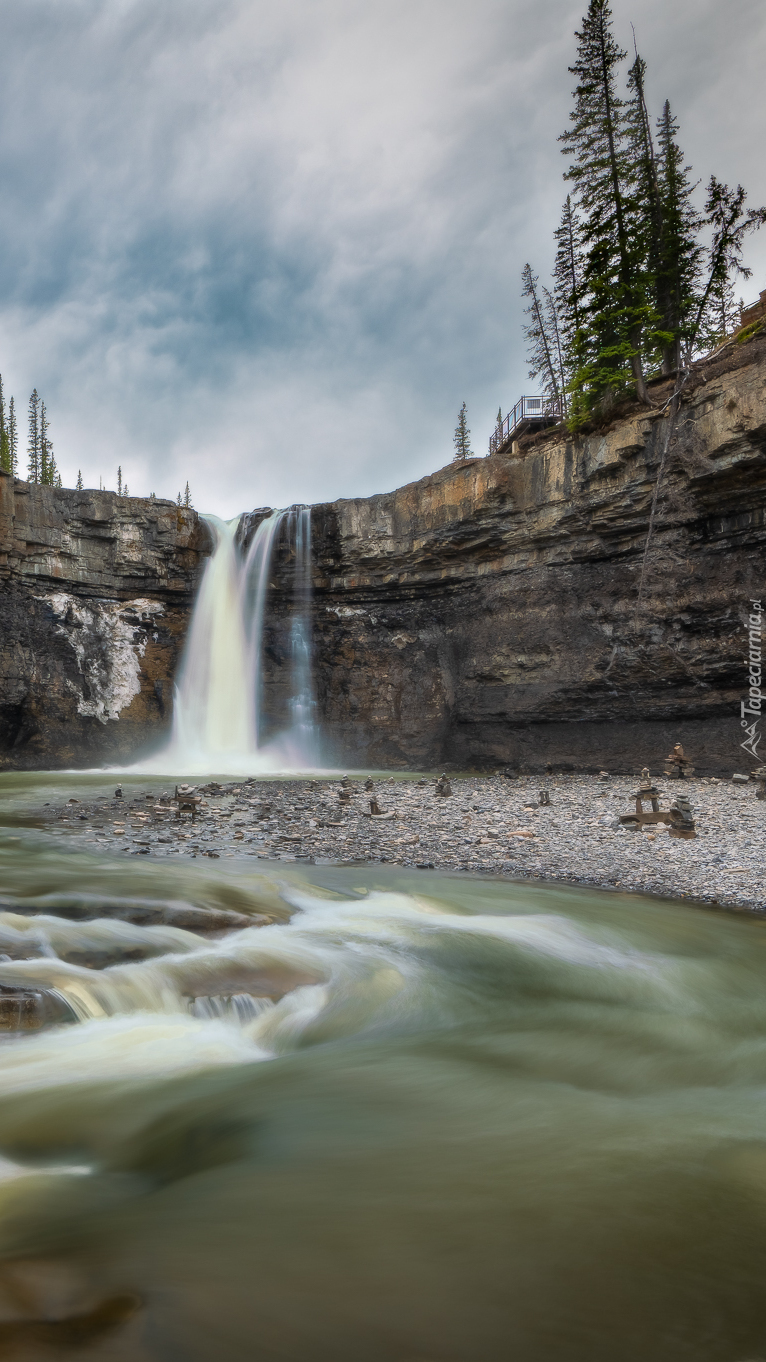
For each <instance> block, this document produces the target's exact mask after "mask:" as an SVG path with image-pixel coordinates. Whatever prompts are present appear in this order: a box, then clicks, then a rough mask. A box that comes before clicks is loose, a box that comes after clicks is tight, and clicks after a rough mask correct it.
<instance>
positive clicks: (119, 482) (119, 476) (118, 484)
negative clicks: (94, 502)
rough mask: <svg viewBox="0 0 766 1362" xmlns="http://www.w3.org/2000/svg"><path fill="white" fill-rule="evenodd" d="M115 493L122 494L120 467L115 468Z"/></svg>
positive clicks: (119, 495)
mask: <svg viewBox="0 0 766 1362" xmlns="http://www.w3.org/2000/svg"><path fill="white" fill-rule="evenodd" d="M117 495H118V497H121V496H122V467H118V468H117Z"/></svg>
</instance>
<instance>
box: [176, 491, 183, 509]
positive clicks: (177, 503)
mask: <svg viewBox="0 0 766 1362" xmlns="http://www.w3.org/2000/svg"><path fill="white" fill-rule="evenodd" d="M176 506H183V501H182V500H181V493H180V492H179V493H178V496H177V497H176Z"/></svg>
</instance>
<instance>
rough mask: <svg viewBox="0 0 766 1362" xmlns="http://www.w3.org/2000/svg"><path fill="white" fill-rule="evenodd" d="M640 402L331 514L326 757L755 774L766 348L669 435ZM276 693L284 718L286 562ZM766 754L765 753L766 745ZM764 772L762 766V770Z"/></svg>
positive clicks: (277, 627) (272, 679)
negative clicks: (755, 606) (681, 762)
mask: <svg viewBox="0 0 766 1362" xmlns="http://www.w3.org/2000/svg"><path fill="white" fill-rule="evenodd" d="M668 395H669V393H668V390H667V387H666V388H665V389H663V388H662V387H661V386H656V387H655V388H654V390H653V400H654V401H655V402H656V403H657V404H658V405H657V407H656V408H654V409H652V410H647V409H646V408H640V409H636V410H634V411H632V412H630V413H627V414H623V415H622V416H621V417H620V418H619V419H615V420H614V422H613V424H612V425H611V426H610V427H609V428H608V429H604V430H601V431H596V432H592V433H590V434H588V435H585V436H583V437H581V438H580V439H578V440H572V439H571V438H566V437H564V436H562V435H560V434H557V433H555V432H553V433H550V434H549V435H547V437H545V438H543V439H540V437H538V438H537V440H536V441H532V442H528V443H527V445H526V446H524V445H523V444H522V448H521V450H520V451H519V452H518V453H517V454H515V455H513V456H508V457H505V456H503V455H499V456H496V457H493V458H488V459H477V460H475V461H473V462H470V463H468V464H466V465H465V466H463V467H456V466H454V465H450V466H448V467H446V468H444V469H442V470H441V471H440V472H438V473H435V474H434V475H433V476H432V477H429V478H425V479H423V480H422V481H420V482H417V483H413V484H411V485H410V486H408V487H403V488H400V489H399V490H398V491H396V492H392V493H390V494H387V495H383V496H375V497H370V498H369V499H366V500H354V501H339V502H335V503H332V504H330V505H325V506H317V507H315V508H314V511H313V520H312V525H313V541H314V556H315V562H316V578H315V628H314V641H315V654H316V678H317V698H318V707H319V713H320V715H321V719H322V722H323V726H324V731H325V735H326V738H327V740H328V744H329V752H330V753H331V754H333V755H334V757H335V758H336V759H337V760H340V761H342V762H344V763H348V764H349V765H351V764H358V765H364V766H381V767H391V766H394V767H396V766H401V767H404V766H409V767H433V766H442V765H447V764H449V765H451V766H453V767H466V768H467V767H474V766H490V765H494V764H497V763H507V764H510V765H512V766H517V767H528V768H529V769H532V770H534V769H544V768H545V765H546V763H547V762H552V763H554V764H562V765H565V766H575V767H579V766H583V767H586V768H591V769H596V770H597V769H598V768H599V767H600V766H602V765H607V766H611V767H612V768H618V767H619V768H622V769H628V770H631V769H636V768H640V767H641V766H642V765H643V764H644V763H646V764H649V765H650V766H652V767H653V768H654V769H655V770H656V769H657V768H658V766H659V765H660V762H661V758H663V757H664V756H665V754H666V753H667V752H669V751H670V747H671V746H672V744H673V743H674V742H677V741H679V740H680V741H682V742H683V743H684V744H685V745H686V747H687V748H688V750H689V751H690V752H691V753H692V754H693V755H694V756H696V757H697V758H698V762H699V765H700V766H701V767H703V768H704V769H709V770H727V771H729V772H731V770H732V769H736V768H739V767H741V766H742V765H743V763H744V765H745V769H748V758H747V756H746V754H744V753H743V752H742V751H741V750H740V748H739V743H740V742H741V741H742V738H743V737H744V735H743V734H742V732H741V730H740V714H739V704H740V700H741V699H742V698H743V697H744V695H745V694H746V688H747V682H746V668H745V662H744V657H745V647H746V643H747V633H746V628H745V621H746V619H747V616H748V614H749V611H750V601H751V599H753V598H756V599H757V598H762V596H763V593H764V592H765V591H766V582H765V581H764V575H765V574H764V569H765V567H766V552H765V550H766V526H765V525H764V506H765V505H766V341H765V340H761V341H754V342H751V343H750V344H749V345H746V346H742V347H740V348H739V349H735V352H734V353H733V354H732V353H729V354H728V355H727V356H726V357H725V358H723V359H721V360H720V361H719V362H718V363H717V364H710V365H708V366H707V367H702V368H700V369H699V371H698V372H697V373H696V374H695V377H694V380H693V383H692V384H691V385H690V389H689V390H688V391H687V394H686V396H685V400H684V403H683V407H682V411H681V416H680V420H679V423H678V426H677V428H676V433H675V435H674V437H673V439H672V440H671V442H670V445H669V448H668V451H667V457H666V461H665V468H664V471H663V478H662V482H661V485H660V490H659V495H658V499H657V507H656V515H655V521H654V533H653V537H652V541H651V544H650V549H649V553H648V556H647V559H646V565H645V570H644V582H643V593H642V603H641V605H640V607H639V582H640V579H641V575H642V564H643V557H644V551H645V546H646V540H647V526H648V522H649V517H650V514H651V506H652V498H653V495H654V490H655V487H656V486H657V475H658V470H659V466H660V463H661V461H662V454H663V448H664V445H665V441H666V438H667V435H668V422H667V418H666V417H665V416H664V414H663V410H662V403H663V402H664V401H665V400H666V398H667V396H668ZM275 588H276V589H275V595H274V597H273V600H274V612H273V614H272V619H271V629H270V636H269V653H270V659H271V665H270V669H269V673H268V682H267V694H270V696H271V701H270V703H271V709H272V711H273V713H274V714H275V715H277V716H278V715H279V714H280V712H283V708H284V687H283V683H282V677H283V675H284V668H283V667H282V665H281V664H282V663H283V662H284V660H285V658H286V656H287V631H286V628H285V625H286V621H287V618H288V615H289V563H288V562H286V561H285V560H284V559H279V560H278V561H277V564H276V571H275ZM764 746H766V744H764ZM749 764H750V765H752V764H754V763H753V762H752V760H750V762H749Z"/></svg>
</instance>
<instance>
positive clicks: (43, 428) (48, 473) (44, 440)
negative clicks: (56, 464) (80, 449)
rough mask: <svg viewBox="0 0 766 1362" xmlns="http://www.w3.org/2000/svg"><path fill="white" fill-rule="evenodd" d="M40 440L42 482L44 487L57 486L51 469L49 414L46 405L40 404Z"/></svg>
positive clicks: (51, 451)
mask: <svg viewBox="0 0 766 1362" xmlns="http://www.w3.org/2000/svg"><path fill="white" fill-rule="evenodd" d="M38 426H39V440H40V482H41V483H42V484H43V486H44V487H53V486H54V485H55V481H54V480H55V473H54V469H53V468H52V467H51V458H52V453H53V450H52V446H51V442H50V440H49V438H48V413H47V412H46V410H45V403H44V402H41V403H40V411H39V416H38Z"/></svg>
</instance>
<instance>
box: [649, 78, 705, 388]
mask: <svg viewBox="0 0 766 1362" xmlns="http://www.w3.org/2000/svg"><path fill="white" fill-rule="evenodd" d="M677 137H678V123H677V121H676V119H675V118H674V117H673V114H672V113H671V109H670V102H669V100H667V99H666V100H665V104H664V107H663V110H662V115H661V117H660V118H659V119H658V120H657V140H658V144H659V156H658V161H657V170H658V181H659V192H660V201H661V205H662V240H661V243H660V250H659V252H658V255H657V264H656V269H657V281H656V299H657V310H658V312H659V315H660V322H659V326H660V330H661V331H662V332H664V333H665V334H666V336H669V337H670V339H669V340H665V341H664V344H663V349H662V372H663V373H664V374H669V373H672V372H673V371H674V370H677V369H679V368H680V365H681V354H682V349H683V347H684V346H685V345H686V344H687V343H688V341H689V336H690V327H691V325H692V320H693V314H694V305H695V298H696V296H697V293H698V289H699V275H700V268H701V264H702V256H703V250H702V246H701V245H700V242H699V233H700V228H701V226H702V219H701V217H700V214H699V213H698V212H697V209H696V208H695V207H694V204H693V202H692V197H691V196H692V194H693V192H694V189H695V187H696V186H695V185H694V184H692V183H691V182H690V179H689V172H690V170H691V167H690V166H687V165H685V164H684V162H685V157H684V154H683V152H682V151H681V148H680V147H679V145H678V141H677Z"/></svg>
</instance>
